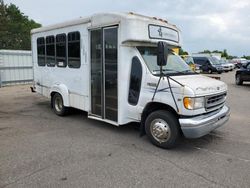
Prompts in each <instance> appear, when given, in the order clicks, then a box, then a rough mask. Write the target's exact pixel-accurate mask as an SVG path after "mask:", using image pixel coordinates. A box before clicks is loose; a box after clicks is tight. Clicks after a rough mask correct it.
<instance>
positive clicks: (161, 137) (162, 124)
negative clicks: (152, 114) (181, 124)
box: [150, 119, 171, 143]
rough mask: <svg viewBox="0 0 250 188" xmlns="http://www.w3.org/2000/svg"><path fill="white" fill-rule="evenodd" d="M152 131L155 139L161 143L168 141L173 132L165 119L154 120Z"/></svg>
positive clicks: (151, 126)
mask: <svg viewBox="0 0 250 188" xmlns="http://www.w3.org/2000/svg"><path fill="white" fill-rule="evenodd" d="M150 131H151V133H152V136H153V137H154V139H155V140H157V141H158V142H160V143H162V142H166V141H168V139H169V138H170V135H171V130H170V128H169V126H168V124H167V122H166V121H164V120H163V119H155V120H153V121H152V122H151V125H150Z"/></svg>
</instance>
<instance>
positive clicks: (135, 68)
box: [128, 57, 142, 105]
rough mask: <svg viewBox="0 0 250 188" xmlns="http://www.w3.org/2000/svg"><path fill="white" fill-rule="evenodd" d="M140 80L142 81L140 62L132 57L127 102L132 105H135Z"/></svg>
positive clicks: (138, 94) (137, 98)
mask: <svg viewBox="0 0 250 188" xmlns="http://www.w3.org/2000/svg"><path fill="white" fill-rule="evenodd" d="M141 79H142V66H141V63H140V60H139V59H138V58H137V57H133V59H132V66H131V73H130V84H129V94H128V102H129V104H132V105H137V103H138V100H139V96H140V90H141Z"/></svg>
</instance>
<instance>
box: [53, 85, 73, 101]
mask: <svg viewBox="0 0 250 188" xmlns="http://www.w3.org/2000/svg"><path fill="white" fill-rule="evenodd" d="M56 93H59V94H60V95H61V96H62V98H63V105H64V106H69V105H70V104H69V91H68V88H67V86H65V85H64V84H60V85H54V86H53V87H51V89H50V97H51V98H50V99H51V100H50V101H51V106H52V103H53V102H52V100H53V96H54V95H55V94H56Z"/></svg>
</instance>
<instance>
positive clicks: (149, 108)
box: [140, 102, 179, 136]
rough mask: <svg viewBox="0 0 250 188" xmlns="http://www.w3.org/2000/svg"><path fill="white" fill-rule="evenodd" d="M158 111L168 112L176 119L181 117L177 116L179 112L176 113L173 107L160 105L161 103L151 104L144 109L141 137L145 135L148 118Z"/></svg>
mask: <svg viewBox="0 0 250 188" xmlns="http://www.w3.org/2000/svg"><path fill="white" fill-rule="evenodd" d="M156 110H166V111H169V112H171V113H173V114H174V115H175V116H176V118H178V117H179V115H178V114H177V112H176V111H175V109H174V108H173V107H171V106H169V105H167V104H164V103H160V102H149V103H148V104H147V105H146V106H145V107H144V109H143V111H142V115H141V125H140V132H141V136H142V135H145V121H146V118H147V116H148V115H149V114H150V113H152V112H154V111H156Z"/></svg>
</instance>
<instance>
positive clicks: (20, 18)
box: [0, 0, 41, 50]
mask: <svg viewBox="0 0 250 188" xmlns="http://www.w3.org/2000/svg"><path fill="white" fill-rule="evenodd" d="M38 27H41V24H39V23H36V22H35V21H34V20H32V19H29V18H28V16H25V15H24V13H22V12H21V11H20V10H19V8H18V7H17V6H16V5H14V4H9V5H8V4H5V3H4V1H3V0H0V49H15V50H30V49H31V37H30V30H31V29H34V28H38Z"/></svg>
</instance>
